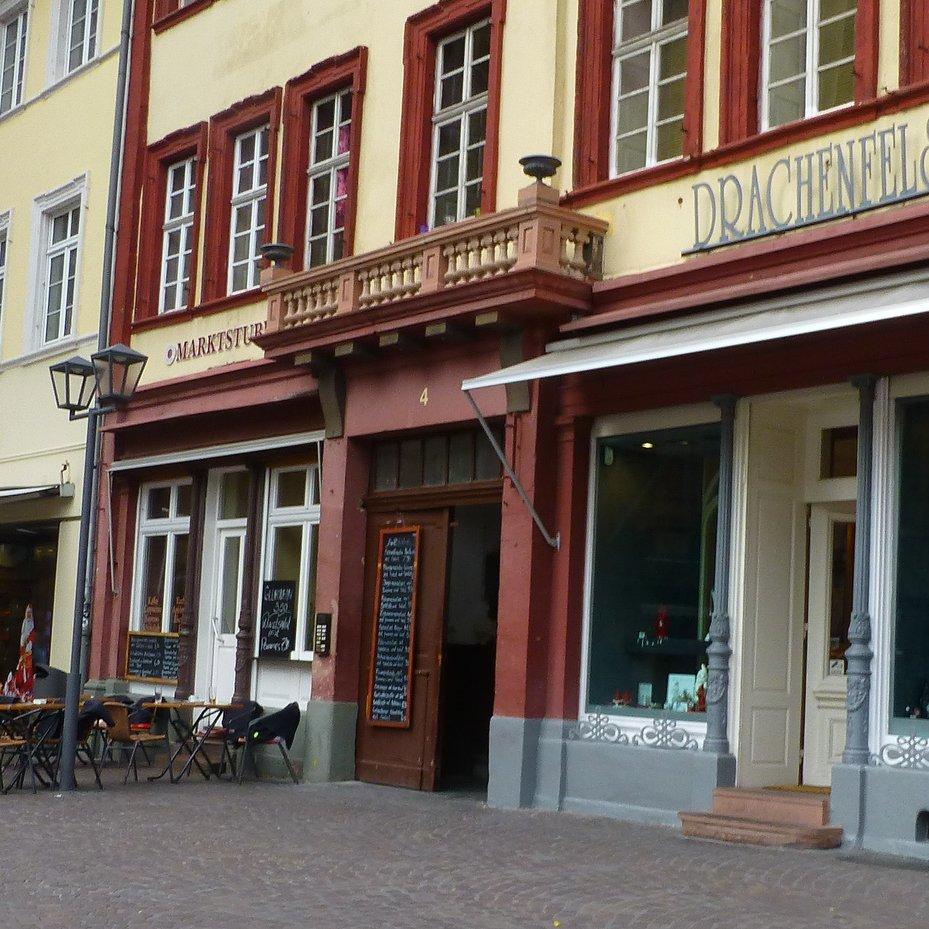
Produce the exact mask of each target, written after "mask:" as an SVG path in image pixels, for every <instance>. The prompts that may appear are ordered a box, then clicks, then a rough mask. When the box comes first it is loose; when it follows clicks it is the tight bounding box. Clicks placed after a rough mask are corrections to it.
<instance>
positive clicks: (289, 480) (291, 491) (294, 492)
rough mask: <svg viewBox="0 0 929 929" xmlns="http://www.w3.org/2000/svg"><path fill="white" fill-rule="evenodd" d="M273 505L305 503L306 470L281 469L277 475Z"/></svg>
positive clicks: (299, 504)
mask: <svg viewBox="0 0 929 929" xmlns="http://www.w3.org/2000/svg"><path fill="white" fill-rule="evenodd" d="M274 505H275V506H305V505H306V471H305V470H304V469H303V468H301V469H300V470H299V471H281V472H279V473H278V475H277V496H276V498H275V501H274Z"/></svg>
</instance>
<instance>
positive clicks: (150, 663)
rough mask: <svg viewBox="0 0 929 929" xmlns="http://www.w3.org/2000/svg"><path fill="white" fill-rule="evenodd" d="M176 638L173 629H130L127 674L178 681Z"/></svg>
mask: <svg viewBox="0 0 929 929" xmlns="http://www.w3.org/2000/svg"><path fill="white" fill-rule="evenodd" d="M177 640H178V636H177V634H176V633H173V632H130V633H129V646H128V648H127V649H126V677H127V678H128V679H129V680H132V681H150V682H152V683H155V684H175V683H177V668H178V665H177Z"/></svg>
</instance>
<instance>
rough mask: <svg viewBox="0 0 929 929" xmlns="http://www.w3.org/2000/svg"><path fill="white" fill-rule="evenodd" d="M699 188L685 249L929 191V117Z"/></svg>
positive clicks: (698, 249) (698, 185)
mask: <svg viewBox="0 0 929 929" xmlns="http://www.w3.org/2000/svg"><path fill="white" fill-rule="evenodd" d="M692 190H693V208H694V244H693V247H692V248H689V249H687V250H686V251H685V252H684V254H685V255H691V254H694V253H696V252H704V251H709V250H711V249H714V248H721V247H722V246H725V245H734V244H735V243H737V242H745V241H748V240H750V239H760V238H762V237H764V236H768V235H773V234H775V233H779V232H786V231H788V230H792V229H800V228H803V227H804V226H811V225H814V224H816V223H822V222H826V221H827V220H830V219H840V218H842V217H844V216H854V215H856V214H858V213H863V212H865V211H867V210H873V209H877V208H878V207H882V206H888V205H890V204H893V203H901V202H903V201H906V200H913V199H915V198H917V197H924V196H926V194H929V123H927V124H926V126H925V127H922V128H918V129H917V128H913V127H912V126H911V125H910V124H909V123H894V124H893V125H890V126H887V127H886V128H884V129H876V130H874V131H872V132H869V133H867V134H864V135H858V136H855V137H853V138H850V139H845V140H843V141H841V142H831V143H830V144H828V145H824V146H822V147H820V148H814V149H811V150H809V151H806V152H803V153H802V154H797V155H784V156H783V157H782V158H778V159H777V160H776V161H774V162H773V163H771V164H770V165H768V164H765V165H764V166H759V165H758V164H757V163H756V164H753V165H752V167H751V171H750V172H745V171H744V170H743V171H742V172H740V173H739V174H735V173H730V174H723V175H720V176H719V177H718V178H717V179H716V180H715V181H712V182H711V181H698V182H697V183H695V184H694V185H693V186H692Z"/></svg>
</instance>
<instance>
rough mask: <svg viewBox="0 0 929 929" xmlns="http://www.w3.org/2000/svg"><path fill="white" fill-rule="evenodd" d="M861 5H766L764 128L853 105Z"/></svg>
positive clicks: (844, 0)
mask: <svg viewBox="0 0 929 929" xmlns="http://www.w3.org/2000/svg"><path fill="white" fill-rule="evenodd" d="M857 5H858V4H857V0H765V7H764V23H763V30H764V33H763V49H764V62H763V70H762V74H763V75H764V78H763V81H764V88H763V93H762V126H763V128H766V129H770V128H773V127H775V126H781V125H783V124H784V123H789V122H793V121H794V120H798V119H804V118H805V117H808V116H813V115H814V114H816V113H822V112H824V111H825V110H831V109H834V108H835V107H839V106H843V105H845V104H847V103H851V102H852V101H853V100H854V97H855V18H856V15H855V14H856V12H857Z"/></svg>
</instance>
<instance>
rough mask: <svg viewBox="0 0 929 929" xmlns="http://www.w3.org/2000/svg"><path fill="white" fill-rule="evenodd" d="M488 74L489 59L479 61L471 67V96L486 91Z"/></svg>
mask: <svg viewBox="0 0 929 929" xmlns="http://www.w3.org/2000/svg"><path fill="white" fill-rule="evenodd" d="M489 75H490V60H489V59H488V60H487V61H480V62H478V63H477V64H476V65H475V66H474V67H473V68H472V69H471V96H472V97H476V96H477V95H478V94H482V93H486V91H487V81H488V78H489Z"/></svg>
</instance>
